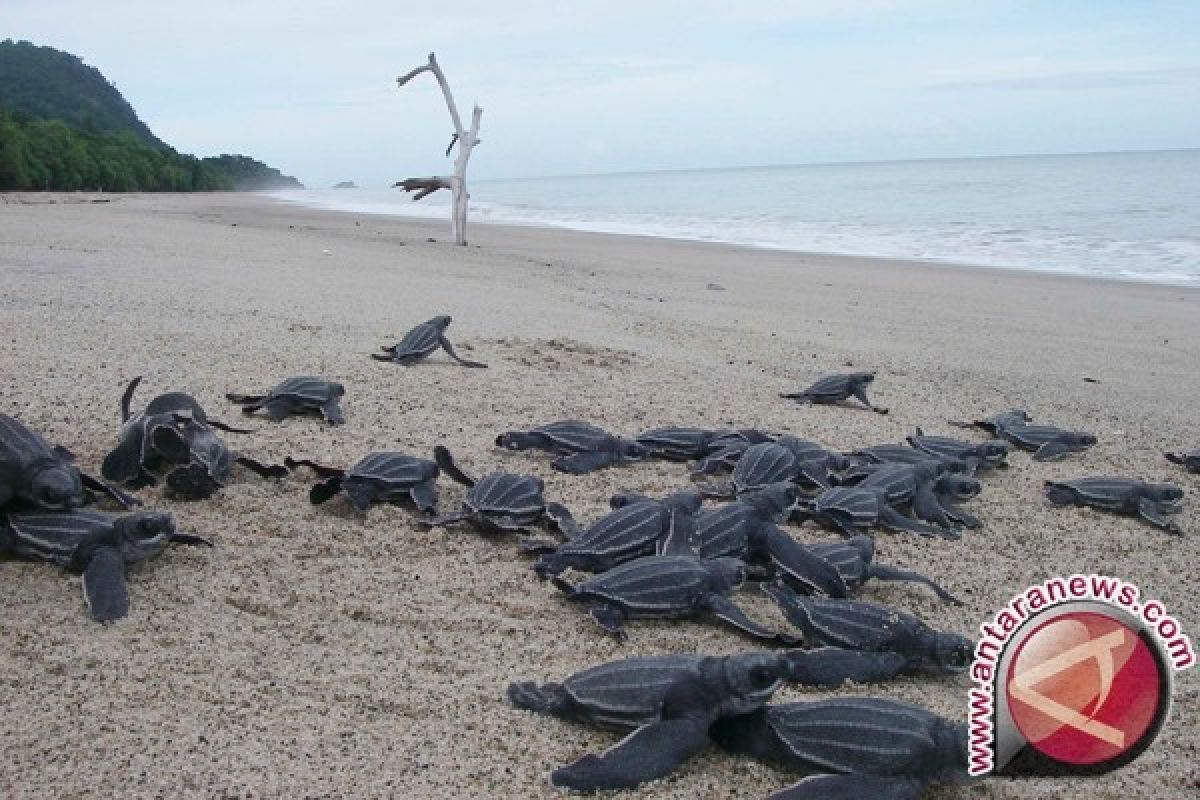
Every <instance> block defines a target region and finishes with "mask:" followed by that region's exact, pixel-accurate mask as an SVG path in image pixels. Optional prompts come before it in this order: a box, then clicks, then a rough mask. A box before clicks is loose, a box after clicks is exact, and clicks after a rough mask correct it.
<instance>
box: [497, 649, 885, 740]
mask: <svg viewBox="0 0 1200 800" xmlns="http://www.w3.org/2000/svg"><path fill="white" fill-rule="evenodd" d="M900 658H901V657H900V656H898V655H897V656H895V657H894V660H895V661H896V662H897V663H899V659H900ZM781 660H782V662H783V663H782V664H781V663H780V662H781ZM713 662H720V664H721V668H723V669H724V670H726V672H728V671H730V670H750V669H753V668H755V667H756V666H760V665H768V666H770V668H771V669H773V670H777V669H780V668H782V670H783V676H784V680H785V681H786V682H787V683H789V684H797V685H802V686H841V685H843V684H845V682H846V681H853V682H854V683H874V682H877V681H880V680H885V679H887V678H889V677H892V676H894V675H895V674H896V669H897V668H896V667H895V666H894V665H892V664H885V668H884V670H882V671H881V670H880V669H879V668H878V659H877V658H876V654H874V653H862V652H859V651H857V650H845V649H843V648H839V647H819V648H815V649H812V650H801V649H796V650H785V651H781V652H779V653H777V654H772V653H763V652H761V651H758V652H753V653H740V654H738V655H733V656H724V657H720V658H712V657H710V656H702V655H694V654H673V655H662V656H637V657H634V658H625V659H621V660H619V661H610V662H608V663H606V664H600V665H597V666H595V667H589V668H588V669H585V670H582V671H580V672H577V673H575V674H574V675H570V676H568V677H567V678H566V680H564V681H563V682H562V683H543V684H537V683H534V682H532V681H521V682H517V683H511V684H509V687H508V699H509V702H511V703H512V705H513V706H514V707H516V708H520V709H524V710H526V711H534V712H536V713H538V714H547V715H549V716H553V717H558V718H559V719H565V720H569V721H571V722H579V723H583V724H586V725H593V726H596V727H599V728H605V729H610V730H619V731H628V730H632V729H634V728H639V727H641V726H642V725H648V724H650V723H651V722H654V721H655V720H657V719H658V718H659V716H660V714H661V713H662V707H663V701H664V700H665V699H666V696H667V692H668V691H669V690H670V688H671V686H672V685H673V684H674V683H675V682H676V681H677V680H679V679H680V677H683V676H686V675H687V674H688V673H691V672H694V671H695V670H697V669H701V668H706V669H712V668H714V663H713ZM705 665H708V666H705Z"/></svg>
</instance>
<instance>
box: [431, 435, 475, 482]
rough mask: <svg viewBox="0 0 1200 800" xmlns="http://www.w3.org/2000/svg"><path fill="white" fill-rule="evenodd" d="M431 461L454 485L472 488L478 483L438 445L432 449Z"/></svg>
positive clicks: (448, 452) (445, 449) (447, 451)
mask: <svg viewBox="0 0 1200 800" xmlns="http://www.w3.org/2000/svg"><path fill="white" fill-rule="evenodd" d="M433 460H434V461H435V462H436V463H437V465H438V469H440V470H441V471H442V472H444V473H446V476H447V477H449V478H450V479H451V480H453V481H455V482H456V483H461V484H462V485H463V486H466V487H467V488H473V487H474V486H475V484H476V483H478V481H476V480H475V479H474V478H472V477H471V476H470V475H468V474H467V473H466V472H464V471H463V470H462V468H460V467H459V466H458V464H456V463H455V461H454V456H452V455H450V451H449V450H448V449H447V448H445V447H443V446H442V445H440V444H439V445H438V446H437V447H435V448H433Z"/></svg>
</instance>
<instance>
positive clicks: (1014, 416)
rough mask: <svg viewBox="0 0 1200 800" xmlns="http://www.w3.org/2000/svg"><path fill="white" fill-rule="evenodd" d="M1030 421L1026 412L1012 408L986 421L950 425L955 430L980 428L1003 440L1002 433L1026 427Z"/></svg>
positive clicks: (954, 422) (979, 420)
mask: <svg viewBox="0 0 1200 800" xmlns="http://www.w3.org/2000/svg"><path fill="white" fill-rule="evenodd" d="M1032 421H1033V417H1031V416H1029V412H1028V411H1026V410H1025V409H1023V408H1014V409H1012V410H1010V411H1001V412H1000V413H999V414H994V415H992V416H990V417H988V418H986V419H977V420H973V421H972V422H960V421H957V420H951V421H950V424H951V425H953V426H955V427H956V428H980V429H982V430H985V431H987V432H988V433H990V434H992V435H993V436H998V437H1000V438H1004V431H1006V430H1008V429H1009V428H1016V427H1020V426H1023V425H1027V424H1029V423H1030V422H1032Z"/></svg>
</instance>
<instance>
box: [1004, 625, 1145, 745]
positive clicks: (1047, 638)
mask: <svg viewBox="0 0 1200 800" xmlns="http://www.w3.org/2000/svg"><path fill="white" fill-rule="evenodd" d="M1162 669H1163V667H1162V665H1161V662H1160V660H1159V658H1158V657H1157V656H1156V655H1155V652H1154V651H1153V650H1152V649H1151V646H1150V645H1149V644H1148V643H1147V642H1146V641H1144V640H1143V638H1142V637H1141V636H1140V635H1139V633H1138V632H1137V631H1135V630H1133V629H1131V628H1130V627H1129V626H1128V625H1126V624H1125V623H1124V622H1121V621H1120V620H1117V619H1114V618H1113V617H1110V616H1108V615H1106V614H1103V613H1099V612H1091V611H1078V612H1072V613H1067V614H1062V615H1060V616H1057V617H1055V618H1054V619H1052V620H1049V621H1048V622H1046V623H1044V624H1042V625H1041V626H1039V627H1038V628H1036V629H1035V630H1034V631H1033V632H1032V633H1031V634H1029V636H1028V637H1026V638H1025V639H1024V641H1022V642H1021V644H1020V647H1019V648H1018V650H1017V652H1016V655H1015V657H1014V658H1013V659H1012V661H1010V662H1009V668H1008V675H1007V676H1006V678H1007V680H1006V684H1005V686H1006V692H1007V694H1008V706H1009V711H1010V713H1011V715H1012V720H1013V722H1014V723H1015V724H1016V726H1017V729H1018V730H1019V731H1020V732H1021V735H1022V736H1023V737H1024V738H1025V740H1026V741H1027V742H1029V744H1030V745H1031V746H1033V747H1034V748H1036V749H1037V750H1038V751H1040V752H1041V753H1043V754H1045V755H1046V756H1048V757H1049V758H1051V759H1054V760H1055V761H1058V762H1060V763H1063V764H1072V765H1079V766H1093V765H1099V764H1102V763H1104V762H1108V761H1113V760H1116V759H1120V758H1121V757H1122V756H1124V755H1125V754H1127V753H1130V752H1131V751H1133V750H1134V748H1136V747H1137V746H1138V745H1139V744H1141V743H1142V742H1143V740H1144V739H1146V737H1147V736H1154V734H1155V733H1156V732H1157V725H1156V723H1157V722H1159V720H1160V718H1161V713H1160V712H1161V711H1162V710H1163V706H1164V703H1165V701H1166V697H1165V691H1166V690H1165V689H1164V680H1163V677H1164V676H1163V674H1162Z"/></svg>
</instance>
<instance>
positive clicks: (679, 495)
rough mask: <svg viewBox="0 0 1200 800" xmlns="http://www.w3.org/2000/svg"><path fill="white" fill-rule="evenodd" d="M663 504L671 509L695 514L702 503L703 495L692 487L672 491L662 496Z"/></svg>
mask: <svg viewBox="0 0 1200 800" xmlns="http://www.w3.org/2000/svg"><path fill="white" fill-rule="evenodd" d="M662 503H663V505H665V506H667V507H668V508H670V509H671V510H672V511H682V512H683V513H685V514H695V513H697V512H698V511H700V507H701V505H703V504H704V496H703V495H701V494H700V493H699V492H697V491H696V490H694V489H685V490H684V491H682V492H674V493H672V494H669V495H667V496H666V497H664V498H663V501H662Z"/></svg>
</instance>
